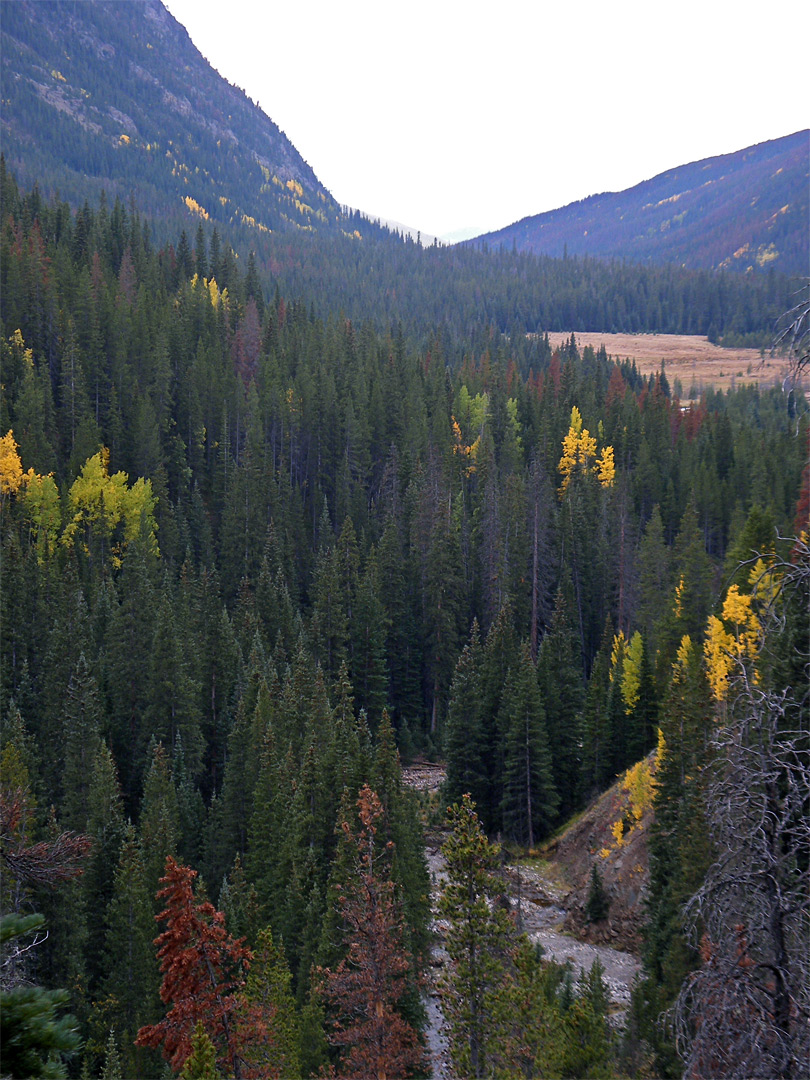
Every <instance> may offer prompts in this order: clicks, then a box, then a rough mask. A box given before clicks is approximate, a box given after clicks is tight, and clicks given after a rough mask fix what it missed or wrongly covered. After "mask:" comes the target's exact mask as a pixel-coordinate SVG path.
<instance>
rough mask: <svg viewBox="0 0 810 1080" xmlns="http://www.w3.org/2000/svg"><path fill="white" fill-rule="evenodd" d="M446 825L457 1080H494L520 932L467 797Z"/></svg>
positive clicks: (449, 1005)
mask: <svg viewBox="0 0 810 1080" xmlns="http://www.w3.org/2000/svg"><path fill="white" fill-rule="evenodd" d="M447 825H448V827H449V829H450V830H451V831H450V836H449V837H448V839H447V841H446V842H445V844H444V846H443V847H442V853H443V854H444V857H445V860H446V863H447V883H446V884H445V886H444V889H443V891H442V895H441V899H440V901H439V913H440V914H441V916H442V917H443V918H445V919H447V920H448V923H449V925H448V929H447V937H446V947H447V953H448V956H449V958H450V965H449V966H448V969H447V972H446V974H445V975H444V977H443V979H442V984H441V985H442V990H443V997H442V1002H443V1010H444V1015H445V1018H446V1020H447V1023H448V1026H449V1032H450V1054H451V1060H452V1062H453V1067H454V1069H455V1071H456V1073H457V1075H459V1076H469V1077H475V1078H476V1080H481V1078H482V1077H485V1076H488V1075H490V1073H491V1061H492V1059H493V1058H494V1059H497V1057H498V1054H499V1044H500V1043H501V1041H502V1040H503V1039H504V1037H505V1033H506V1030H507V1023H508V1004H507V1002H508V985H509V984H508V979H507V970H508V968H507V956H508V950H509V947H510V944H511V940H512V935H513V930H512V924H511V922H510V920H509V917H508V916H507V914H506V912H505V911H504V910H503V908H502V907H501V906H500V904H499V902H498V901H499V899H500V896H501V893H502V885H501V882H500V880H499V879H498V878H497V877H495V875H494V872H493V871H494V870H495V868H496V866H497V865H498V855H499V852H498V848H497V847H496V846H494V845H492V844H490V843H489V841H488V840H487V838H486V836H485V835H484V832H483V830H482V829H481V825H480V822H479V821H478V816H477V814H476V813H475V806H474V804H473V802H472V800H471V799H470V798H469V797H468V796H466V795H465V796H464V798H463V799H462V801H461V803H455V804H454V805H453V806H451V807H450V809H449V810H448V814H447Z"/></svg>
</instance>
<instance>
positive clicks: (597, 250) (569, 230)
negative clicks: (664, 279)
mask: <svg viewBox="0 0 810 1080" xmlns="http://www.w3.org/2000/svg"><path fill="white" fill-rule="evenodd" d="M808 177H810V131H808V130H802V131H798V132H794V133H793V134H791V135H786V136H783V137H781V138H779V139H772V140H768V141H766V142H762V143H757V144H755V145H753V146H748V147H744V148H743V149H741V150H737V151H735V152H733V153H731V154H719V155H716V156H714V157H710V158H703V159H700V160H699V161H695V162H690V163H688V164H684V165H678V166H674V167H673V168H671V169H667V170H665V171H664V172H662V173H659V174H657V175H656V176H654V177H651V178H650V179H648V180H643V181H641V182H640V183H638V184H635V185H633V187H630V188H626V189H624V190H623V191H619V192H611V191H609V192H600V193H597V194H594V195H589V196H588V197H587V198H585V199H580V200H577V201H576V202H572V203H568V204H566V205H565V206H562V207H559V208H557V209H556V210H549V211H546V212H544V213H542V214H535V215H531V216H528V217H525V218H522V219H521V220H520V221H517V222H514V223H512V224H511V225H507V226H505V227H504V228H502V229H498V230H494V231H491V232H487V233H483V234H482V235H481V236H478V237H476V238H475V239H474V240H471V241H468V243H470V244H474V245H477V246H481V245H483V244H487V245H489V246H513V247H515V248H516V249H517V250H518V251H526V252H531V253H532V254H535V255H551V256H564V255H565V254H568V255H592V256H599V257H605V258H626V259H630V260H632V261H635V262H653V263H661V262H675V263H679V264H681V265H683V266H686V267H691V268H694V269H715V270H719V269H732V270H742V271H746V272H750V271H753V270H759V269H763V268H767V267H769V266H773V267H774V268H777V269H779V270H782V271H784V272H786V273H799V274H802V273H807V272H808V269H810V261H809V260H810V253H809V249H808Z"/></svg>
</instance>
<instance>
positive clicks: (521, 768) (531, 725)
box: [499, 641, 559, 849]
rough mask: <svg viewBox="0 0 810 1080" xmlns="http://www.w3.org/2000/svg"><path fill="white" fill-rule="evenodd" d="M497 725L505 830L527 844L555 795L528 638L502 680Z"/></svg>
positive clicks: (549, 817) (541, 830) (547, 821)
mask: <svg viewBox="0 0 810 1080" xmlns="http://www.w3.org/2000/svg"><path fill="white" fill-rule="evenodd" d="M499 727H500V728H501V729H502V730H504V731H505V732H506V749H505V762H504V790H503V799H502V802H501V808H502V812H503V824H504V830H505V833H506V835H507V836H508V837H510V839H512V840H515V841H517V842H518V843H520V844H527V845H528V847H529V848H530V849H531V848H533V847H534V846H535V842H536V840H538V839H539V838H540V837H542V836H544V835H545V834H546V833H547V832H548V831H549V829H550V826H551V823H552V822H553V821H554V818H555V816H556V813H557V807H558V805H559V796H558V794H557V790H556V788H555V787H554V780H553V777H552V767H551V753H550V751H549V746H548V736H547V734H546V719H545V713H544V710H543V702H542V699H541V697H540V688H539V686H538V685H537V673H536V671H535V666H534V664H533V663H532V655H531V646H530V643H529V642H528V641H526V642H524V643H523V645H522V647H521V652H520V660H519V663H518V665H517V666H516V667H515V668H512V669H511V670H510V672H509V675H508V676H507V679H506V687H505V689H504V695H503V702H502V704H501V717H500V718H499Z"/></svg>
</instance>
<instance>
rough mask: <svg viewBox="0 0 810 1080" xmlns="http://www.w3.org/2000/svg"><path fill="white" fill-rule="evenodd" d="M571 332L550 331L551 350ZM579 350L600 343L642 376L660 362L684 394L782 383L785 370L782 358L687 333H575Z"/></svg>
mask: <svg viewBox="0 0 810 1080" xmlns="http://www.w3.org/2000/svg"><path fill="white" fill-rule="evenodd" d="M570 336H571V335H570V334H559V333H555V334H549V335H548V337H549V341H550V342H551V345H552V348H555V347H556V346H557V345H559V344H560V343H561V342H562V341H563V340H567V339H568V338H569V337H570ZM575 337H576V340H577V344H578V345H579V347H580V349H581V348H583V347H584V346H585V345H592V346H593V347H594V349H598V348H599V346H600V345H602V344H604V346H605V348H606V349H607V352H608V355H609V356H611V357H612V358H613V359H614V360H625V359H627V360H635V362H636V367H637V368H638V370H639V371H640V372H641V373H642V374H644V375H649V374H650V372H653V371H660V369H661V361H662V360H663V361H664V368H665V371H666V375H667V379H668V380H669V385H670V386H671V387H672V386H673V384H674V381H675V379H680V380H681V385H682V387H683V397H684V399H688V398H691V397H699V396H700V392H701V391H702V390H704V389H706V388H708V387H710V386H713V387H714V388H715V389H716V390H728V389H729V387H731V386H741V385H743V384H746V383H758V384H759V385H760V386H762V387H763V388H767V387H770V386H774V385H776V384H779V385H781V383H782V380H783V379H784V377H785V374H786V370H787V368H786V362H785V360H784V359H783V358H782V357H771V356H769V355H768V354H767V353H766V355H765V357H764V359H763V357H762V355H761V354H760V351H759V349H723V348H721V347H720V346H719V345H712V344H711V342H710V341H707V339H706V338H705V337H698V336H697V335H691V334H590V333H587V334H586V333H582V334H576V333H575Z"/></svg>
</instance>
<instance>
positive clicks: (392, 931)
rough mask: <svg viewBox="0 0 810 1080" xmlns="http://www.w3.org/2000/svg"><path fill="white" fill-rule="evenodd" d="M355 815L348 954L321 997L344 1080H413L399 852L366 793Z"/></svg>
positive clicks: (342, 901)
mask: <svg viewBox="0 0 810 1080" xmlns="http://www.w3.org/2000/svg"><path fill="white" fill-rule="evenodd" d="M357 807H358V817H359V821H360V828H359V830H358V831H357V832H356V833H355V832H354V831H353V829H352V826H351V825H350V823H349V822H348V821H343V822H342V823H341V827H342V829H343V833H344V836H345V838H346V841H347V848H348V853H349V864H350V868H351V870H350V876H349V879H348V881H347V882H346V884H345V885H341V886H338V890H339V905H340V909H341V915H342V919H343V924H344V933H345V935H346V939H347V941H348V950H349V951H348V954H347V955H346V956H345V957H344V959H343V960H341V962H340V964H339V965H338V966H337V968H336V969H335V970H334V971H330V970H329V969H328V968H327V969H326V970H325V971H323V972H322V975H323V982H322V987H321V994H322V997H323V1000H324V1001H325V1003H326V1004H327V1005H328V1007H329V1009H330V1012H331V1014H332V1016H333V1031H332V1034H331V1035H330V1042H331V1043H332V1045H333V1046H336V1047H340V1048H341V1049H342V1050H343V1051H344V1053H343V1056H342V1057H341V1059H340V1062H339V1065H338V1069H337V1074H338V1076H341V1077H357V1078H363V1080H369V1078H370V1077H376V1078H377V1080H394V1078H395V1077H406V1076H410V1075H411V1072H412V1070H414V1069H415V1068H416V1067H417V1066H419V1065H420V1064H421V1063H422V1060H423V1049H422V1047H421V1045H420V1044H419V1039H418V1036H417V1034H416V1031H415V1030H414V1029H413V1027H411V1025H410V1024H409V1023H408V1022H407V1021H406V1020H405V1019H404V1017H403V1016H402V1015H401V1013H400V1012H399V1011H398V1009H399V1007H400V1006H401V1003H402V1001H403V998H404V996H405V995H406V993H407V991H408V987H409V974H410V971H411V968H412V964H411V958H410V956H409V955H408V953H407V951H406V949H405V948H404V946H403V942H402V931H403V923H402V913H401V908H400V905H399V902H398V898H397V895H396V887H395V884H394V882H393V881H392V880H391V877H390V855H391V849H392V847H393V845H392V844H390V843H389V844H387V845H385V846H381V845H380V841H379V840H378V839H377V821H378V820H379V818H380V817H381V815H382V813H383V809H382V805H381V803H380V800H379V798H378V797H377V795H376V794H375V792H373V791H372V790H371V789H370V788H369V787H368V785H366V786H364V787H363V788H362V790H361V791H360V796H359V798H358V800H357Z"/></svg>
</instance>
